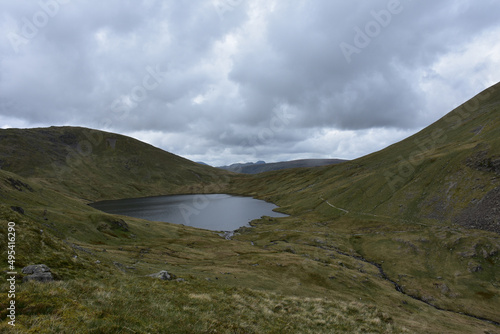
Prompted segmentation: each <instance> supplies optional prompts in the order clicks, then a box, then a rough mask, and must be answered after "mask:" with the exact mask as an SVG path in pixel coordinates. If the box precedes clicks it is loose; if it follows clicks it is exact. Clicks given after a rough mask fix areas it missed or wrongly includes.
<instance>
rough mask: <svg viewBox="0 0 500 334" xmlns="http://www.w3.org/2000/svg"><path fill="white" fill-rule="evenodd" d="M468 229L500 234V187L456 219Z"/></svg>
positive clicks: (456, 221)
mask: <svg viewBox="0 0 500 334" xmlns="http://www.w3.org/2000/svg"><path fill="white" fill-rule="evenodd" d="M455 223H458V224H460V225H462V226H465V227H467V228H475V229H480V230H486V231H491V232H497V233H500V187H496V188H495V189H493V190H491V191H490V192H488V193H487V194H486V196H484V197H483V199H481V200H480V201H479V202H478V203H477V204H475V205H471V206H470V207H469V208H467V209H465V210H464V211H463V212H462V213H461V214H460V215H459V216H458V217H456V218H455Z"/></svg>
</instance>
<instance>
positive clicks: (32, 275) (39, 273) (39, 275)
mask: <svg viewBox="0 0 500 334" xmlns="http://www.w3.org/2000/svg"><path fill="white" fill-rule="evenodd" d="M22 272H23V274H28V276H25V277H23V282H29V281H37V282H50V281H53V280H54V277H53V276H52V273H51V272H50V268H49V267H47V266H46V265H45V264H32V265H29V266H27V267H24V268H23V269H22Z"/></svg>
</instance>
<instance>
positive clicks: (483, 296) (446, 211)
mask: <svg viewBox="0 0 500 334" xmlns="http://www.w3.org/2000/svg"><path fill="white" fill-rule="evenodd" d="M499 108H500V85H496V86H493V87H492V88H490V89H488V90H486V91H485V92H483V93H481V94H479V95H478V96H476V97H474V98H473V99H472V100H470V101H468V102H467V103H465V104H464V105H462V106H460V107H459V108H457V109H455V110H453V111H452V112H451V113H449V114H448V115H446V116H445V117H444V118H442V119H440V120H439V121H437V122H436V123H434V124H432V125H431V126H429V127H428V128H426V129H424V130H422V131H421V132H419V133H417V134H415V135H414V136H412V137H410V138H408V139H406V140H403V141H402V142H399V143H397V144H394V145H392V146H390V147H388V148H386V149H384V150H382V151H379V152H376V153H373V154H371V155H368V156H366V157H363V158H360V159H357V160H354V161H350V162H346V163H344V164H341V165H337V166H329V167H320V168H314V169H299V170H289V171H282V172H279V173H278V172H270V173H265V174H260V175H257V176H255V177H252V178H248V177H240V180H239V182H236V187H238V188H240V187H243V188H245V189H247V190H248V193H249V194H252V195H256V196H260V197H261V198H265V199H268V200H271V201H273V202H275V203H276V204H278V205H280V206H281V208H282V210H284V211H285V212H287V213H291V214H292V215H293V216H294V217H296V218H300V219H302V221H303V222H304V223H301V224H298V225H297V226H296V230H297V231H299V230H301V231H314V233H316V235H317V237H316V238H314V239H309V240H307V238H304V237H303V236H302V235H301V234H300V233H298V234H296V233H292V235H293V237H291V236H290V234H289V233H287V238H286V240H287V243H290V244H300V245H303V246H305V245H307V246H315V247H318V248H321V249H331V250H335V249H342V250H343V251H344V252H347V253H350V254H354V255H355V256H358V257H362V258H364V259H366V260H367V261H368V262H371V263H375V264H377V265H379V266H380V267H381V268H382V269H383V270H384V272H385V273H386V275H387V277H389V278H390V279H391V280H392V281H393V282H394V283H395V284H397V289H399V290H401V292H402V293H404V294H406V295H408V296H411V297H413V298H415V299H418V300H420V301H423V302H426V303H428V304H430V305H433V306H435V307H437V308H441V309H446V310H450V311H454V312H461V313H468V314H469V315H475V316H478V317H482V318H488V319H491V320H494V321H496V322H500V314H499V313H498V311H497V310H498V309H499V307H500V286H499V285H498V283H497V282H499V281H500V272H499V269H498V268H499V265H498V264H499V263H500V258H499V253H500V237H499V235H498V232H500V225H499V222H500V214H499V211H498V207H499V196H498V189H499V185H500V180H499V178H498V176H499V172H500V170H499V163H500V152H499V151H500V136H499V135H498V127H499V126H500V113H499ZM305 226H307V228H306V227H305ZM315 226H317V227H315ZM282 228H283V230H287V229H291V228H292V227H291V226H290V225H287V226H286V227H284V226H283V225H279V227H278V226H267V229H268V230H269V231H277V230H278V229H279V230H281V229H282ZM283 233H284V232H283ZM322 234H323V236H322V237H321V238H319V237H320V236H321V235H322ZM296 247H297V246H296Z"/></svg>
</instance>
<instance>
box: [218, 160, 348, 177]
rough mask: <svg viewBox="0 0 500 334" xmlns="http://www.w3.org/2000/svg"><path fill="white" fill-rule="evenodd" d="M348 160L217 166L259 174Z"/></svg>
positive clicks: (238, 171)
mask: <svg viewBox="0 0 500 334" xmlns="http://www.w3.org/2000/svg"><path fill="white" fill-rule="evenodd" d="M346 161H347V160H342V159H301V160H292V161H282V162H272V163H266V162H265V161H257V162H255V163H254V162H248V163H243V164H242V163H238V164H232V165H230V166H220V167H217V168H220V169H224V170H227V171H231V172H235V173H243V174H259V173H263V172H270V171H275V170H282V169H289V168H300V167H319V166H328V165H335V164H339V163H342V162H346Z"/></svg>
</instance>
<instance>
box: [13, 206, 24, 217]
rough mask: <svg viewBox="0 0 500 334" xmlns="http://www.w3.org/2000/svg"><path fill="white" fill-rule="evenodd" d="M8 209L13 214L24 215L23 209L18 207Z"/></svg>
mask: <svg viewBox="0 0 500 334" xmlns="http://www.w3.org/2000/svg"><path fill="white" fill-rule="evenodd" d="M10 208H11V209H12V210H13V211H15V212H17V213H20V214H22V215H24V209H23V208H21V207H20V206H11V207H10Z"/></svg>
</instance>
